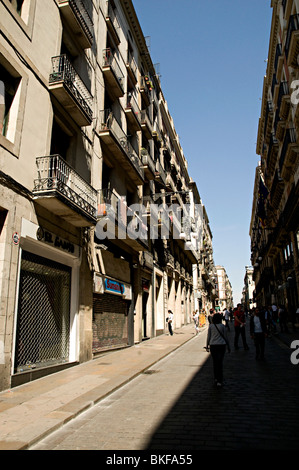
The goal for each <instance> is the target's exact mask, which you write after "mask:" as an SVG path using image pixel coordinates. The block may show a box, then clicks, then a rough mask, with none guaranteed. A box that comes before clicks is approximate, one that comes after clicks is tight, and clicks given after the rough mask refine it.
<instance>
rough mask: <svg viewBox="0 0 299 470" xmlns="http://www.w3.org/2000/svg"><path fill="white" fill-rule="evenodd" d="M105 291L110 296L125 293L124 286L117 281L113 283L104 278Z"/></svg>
mask: <svg viewBox="0 0 299 470" xmlns="http://www.w3.org/2000/svg"><path fill="white" fill-rule="evenodd" d="M104 282H105V291H106V292H110V293H111V294H116V295H123V293H124V291H125V286H124V285H123V284H122V283H121V282H118V281H113V280H112V279H109V278H107V277H106V278H105V281H104Z"/></svg>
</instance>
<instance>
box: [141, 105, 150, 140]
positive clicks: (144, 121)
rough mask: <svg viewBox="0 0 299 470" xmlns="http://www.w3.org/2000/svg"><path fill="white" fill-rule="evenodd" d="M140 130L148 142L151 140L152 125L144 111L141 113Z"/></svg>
mask: <svg viewBox="0 0 299 470" xmlns="http://www.w3.org/2000/svg"><path fill="white" fill-rule="evenodd" d="M141 129H142V131H143V133H144V135H145V137H146V138H147V139H148V140H150V139H152V123H151V120H150V118H149V115H148V113H147V111H146V110H143V111H141Z"/></svg>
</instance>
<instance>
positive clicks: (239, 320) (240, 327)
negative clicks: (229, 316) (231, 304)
mask: <svg viewBox="0 0 299 470" xmlns="http://www.w3.org/2000/svg"><path fill="white" fill-rule="evenodd" d="M234 318H235V323H234V326H235V339H234V347H235V349H239V346H238V341H239V336H240V335H241V338H242V341H243V346H244V349H246V350H247V349H249V347H248V344H247V341H246V335H245V314H244V312H243V310H242V305H241V304H238V306H237V310H236V311H235V313H234Z"/></svg>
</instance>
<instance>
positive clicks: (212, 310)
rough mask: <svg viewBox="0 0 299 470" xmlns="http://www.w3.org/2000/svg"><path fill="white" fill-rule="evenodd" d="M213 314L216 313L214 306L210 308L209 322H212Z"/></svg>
mask: <svg viewBox="0 0 299 470" xmlns="http://www.w3.org/2000/svg"><path fill="white" fill-rule="evenodd" d="M213 315H214V309H213V308H210V313H209V315H208V322H209V323H210V324H211V323H212V319H213Z"/></svg>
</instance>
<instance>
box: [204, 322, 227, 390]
mask: <svg viewBox="0 0 299 470" xmlns="http://www.w3.org/2000/svg"><path fill="white" fill-rule="evenodd" d="M209 346H210V351H211V355H212V359H213V369H214V380H215V384H216V386H217V387H222V385H223V359H224V354H225V349H226V346H227V348H228V352H230V347H229V341H228V337H227V329H226V328H225V326H224V325H223V324H222V317H221V315H219V313H215V314H214V315H213V319H212V323H211V324H210V326H209V329H208V336H207V350H208V349H209Z"/></svg>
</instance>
